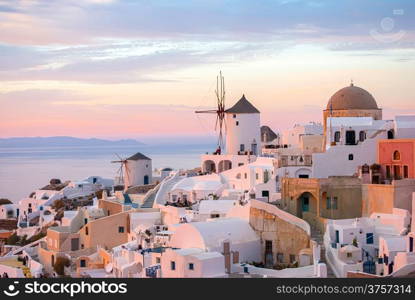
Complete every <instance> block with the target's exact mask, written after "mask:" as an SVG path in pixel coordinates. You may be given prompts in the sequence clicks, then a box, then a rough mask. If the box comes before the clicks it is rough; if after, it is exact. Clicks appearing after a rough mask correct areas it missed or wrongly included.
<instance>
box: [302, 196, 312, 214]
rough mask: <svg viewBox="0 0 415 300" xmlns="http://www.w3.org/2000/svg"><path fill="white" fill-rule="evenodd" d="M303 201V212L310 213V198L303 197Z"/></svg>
mask: <svg viewBox="0 0 415 300" xmlns="http://www.w3.org/2000/svg"><path fill="white" fill-rule="evenodd" d="M301 201H302V204H301V207H302V210H303V211H309V210H310V198H309V197H308V196H303V198H302V200H301Z"/></svg>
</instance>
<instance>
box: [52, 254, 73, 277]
mask: <svg viewBox="0 0 415 300" xmlns="http://www.w3.org/2000/svg"><path fill="white" fill-rule="evenodd" d="M70 265H71V261H70V260H69V259H68V258H67V257H66V256H59V257H58V258H57V259H56V262H55V264H54V266H53V269H54V270H55V272H56V273H57V274H58V275H61V276H63V275H65V267H69V266H70Z"/></svg>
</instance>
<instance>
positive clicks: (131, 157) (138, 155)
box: [126, 152, 151, 160]
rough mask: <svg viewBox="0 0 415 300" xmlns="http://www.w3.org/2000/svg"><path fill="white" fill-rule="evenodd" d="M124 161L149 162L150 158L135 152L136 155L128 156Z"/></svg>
mask: <svg viewBox="0 0 415 300" xmlns="http://www.w3.org/2000/svg"><path fill="white" fill-rule="evenodd" d="M126 160H151V158H149V157H147V156H145V155H144V154H142V153H140V152H137V153H136V154H134V155H132V156H130V157H129V158H127V159H126Z"/></svg>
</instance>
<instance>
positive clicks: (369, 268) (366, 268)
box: [363, 261, 376, 274]
mask: <svg viewBox="0 0 415 300" xmlns="http://www.w3.org/2000/svg"><path fill="white" fill-rule="evenodd" d="M363 272H365V273H369V274H376V265H375V262H373V261H365V262H364V263H363Z"/></svg>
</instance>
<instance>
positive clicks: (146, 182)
mask: <svg viewBox="0 0 415 300" xmlns="http://www.w3.org/2000/svg"><path fill="white" fill-rule="evenodd" d="M146 184H149V180H148V176H147V175H146V176H144V185H146Z"/></svg>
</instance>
